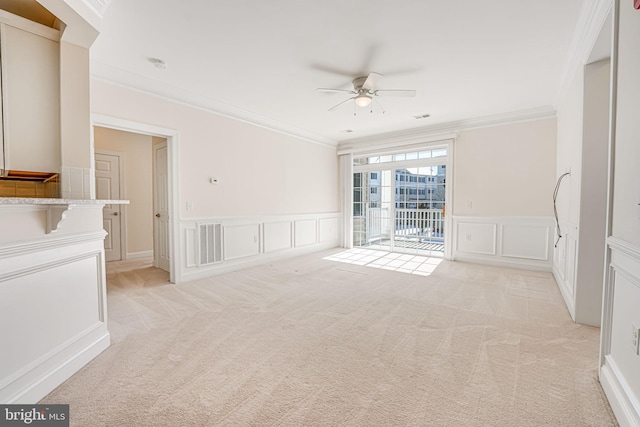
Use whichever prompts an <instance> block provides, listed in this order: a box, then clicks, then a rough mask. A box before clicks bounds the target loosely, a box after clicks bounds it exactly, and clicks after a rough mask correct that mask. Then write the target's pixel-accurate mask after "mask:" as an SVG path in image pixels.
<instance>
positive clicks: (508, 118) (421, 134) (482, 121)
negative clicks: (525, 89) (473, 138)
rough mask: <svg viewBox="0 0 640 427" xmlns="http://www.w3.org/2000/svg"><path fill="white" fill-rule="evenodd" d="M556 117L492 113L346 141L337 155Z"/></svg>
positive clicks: (548, 109)
mask: <svg viewBox="0 0 640 427" xmlns="http://www.w3.org/2000/svg"><path fill="white" fill-rule="evenodd" d="M555 116H556V110H555V109H554V108H553V107H552V106H545V107H539V108H530V109H527V110H519V111H512V112H509V113H503V114H493V115H490V116H483V117H477V118H473V119H466V120H457V121H452V122H446V123H440V124H435V125H431V126H424V127H419V128H412V129H407V130H403V131H397V132H390V133H385V134H380V135H373V136H369V137H362V138H353V139H348V140H343V141H340V143H339V144H338V152H339V153H346V152H357V151H360V150H364V149H366V150H368V149H369V148H371V147H372V146H381V147H383V146H389V145H399V144H403V145H410V144H416V143H424V142H433V141H437V140H444V139H450V138H455V137H456V136H457V133H458V132H460V131H462V130H467V129H474V128H481V127H488V126H496V125H503V124H508V123H516V122H524V121H530V120H540V119H546V118H551V117H555Z"/></svg>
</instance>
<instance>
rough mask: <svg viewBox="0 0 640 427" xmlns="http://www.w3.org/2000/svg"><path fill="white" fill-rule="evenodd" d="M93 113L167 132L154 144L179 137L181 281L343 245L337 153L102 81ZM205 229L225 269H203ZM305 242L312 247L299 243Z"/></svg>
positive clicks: (177, 261)
mask: <svg viewBox="0 0 640 427" xmlns="http://www.w3.org/2000/svg"><path fill="white" fill-rule="evenodd" d="M92 112H93V113H94V114H96V116H97V117H100V118H102V120H106V121H107V122H109V121H111V122H115V124H114V126H115V127H117V123H120V122H122V121H125V122H126V124H127V127H126V128H127V129H129V130H131V129H133V128H135V124H138V129H139V127H140V124H143V126H142V127H143V128H150V129H164V131H165V133H162V132H151V133H155V134H156V135H169V133H167V132H170V133H171V134H175V135H176V136H175V138H174V137H171V138H170V141H169V145H170V147H173V148H171V149H170V150H169V152H170V153H171V152H172V150H174V149H175V151H174V154H173V158H174V159H178V160H177V161H178V164H177V170H174V172H173V173H174V174H175V176H176V177H177V183H178V188H177V189H176V191H175V192H174V196H175V197H176V198H177V200H176V201H175V203H177V205H178V208H177V209H178V215H176V217H177V218H176V217H174V218H173V219H172V221H174V222H173V223H172V225H173V233H172V238H173V247H174V249H175V252H174V254H175V255H174V258H173V260H172V274H173V276H172V277H173V280H175V281H176V282H180V281H183V280H188V279H191V278H196V277H203V276H207V275H211V274H213V273H215V272H218V271H223V270H228V269H236V268H242V267H245V266H248V265H252V264H255V263H262V262H265V261H266V260H268V259H273V258H281V257H289V256H294V255H296V254H300V253H304V252H309V251H313V250H319V249H322V248H328V247H335V246H337V245H338V236H339V231H340V230H339V227H338V226H336V225H335V224H334V221H335V219H336V218H337V216H338V212H339V211H340V204H339V187H338V178H339V173H338V156H337V154H336V148H335V147H332V146H326V145H320V144H317V143H313V142H310V141H306V140H302V139H300V138H297V137H293V136H289V135H286V134H283V133H279V132H276V131H273V130H268V129H265V128H263V127H259V126H256V125H253V124H249V123H246V122H243V121H240V120H237V119H232V118H229V117H226V116H222V115H220V114H216V113H213V112H210V111H206V110H203V109H199V108H195V107H191V106H188V105H185V104H182V103H178V102H174V101H171V100H167V99H165V98H161V97H157V96H153V95H150V94H146V93H142V92H140V91H135V90H131V89H127V88H124V87H121V86H116V85H112V84H109V83H106V82H103V81H98V80H94V81H92ZM131 123H133V125H132V124H131ZM170 163H172V162H171V160H170ZM210 178H216V179H217V181H218V183H217V184H212V183H210V182H209V181H210ZM174 206H175V205H174ZM301 220H304V221H308V223H309V224H314V225H313V227H312V228H314V230H316V232H315V233H314V237H313V239H310V238H309V235H306V234H304V232H303V231H302V230H299V229H296V227H295V226H294V225H295V224H296V221H301ZM273 222H278V223H284V224H289V225H290V227H292V228H291V239H290V242H289V244H288V245H285V244H284V243H286V242H283V241H281V240H277V239H276V240H277V241H276V240H273V239H272V237H273V233H270V232H269V230H270V226H269V224H270V223H273ZM203 224H218V225H219V227H222V228H220V230H224V231H223V233H224V236H222V235H221V236H217V237H223V238H222V240H215V241H213V242H212V245H213V246H214V247H215V246H216V245H219V250H220V251H222V254H221V258H219V261H216V262H206V263H202V262H200V260H201V255H202V253H203V251H205V252H206V249H205V246H206V245H205V242H204V239H205V237H204V235H202V234H201V233H200V230H201V225H203ZM327 224H330V225H329V226H328V225H327ZM215 227H216V226H213V228H215ZM213 228H212V229H213ZM228 233H230V234H233V235H234V236H235V237H236V238H237V239H236V240H234V239H230V238H228V236H227V234H228ZM301 233H302V234H301ZM307 234H308V233H307ZM301 237H305V243H307V244H304V245H302V244H300V240H299V239H300V238H301ZM285 240H286V239H285ZM238 242H241V244H240V246H238V244H239V243H238ZM236 243H238V244H236ZM203 245H204V246H203ZM274 247H277V248H278V249H279V250H277V251H274V250H273V248H274Z"/></svg>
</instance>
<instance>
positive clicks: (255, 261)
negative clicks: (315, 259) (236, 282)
mask: <svg viewBox="0 0 640 427" xmlns="http://www.w3.org/2000/svg"><path fill="white" fill-rule="evenodd" d="M336 247H338V242H328V243H319V244H315V245H309V246H303V247H299V248H291V249H282V250H279V251H276V252H270V253H266V254H265V253H262V254H259V255H255V256H253V257H248V258H241V259H237V260H233V261H226V262H222V263H218V264H213V265H208V266H203V267H198V269H197V270H195V269H192V270H191V271H188V272H184V273H183V274H182V277H181V278H180V280H179V281H177V283H181V282H187V281H190V280H197V279H203V278H205V277H211V276H214V275H216V274H222V273H228V272H231V271H236V270H241V269H243V268H249V267H255V266H258V265H263V264H265V263H268V262H274V261H280V260H283V259H287V258H292V257H296V256H300V255H306V254H310V253H314V252H319V251H322V250H326V249H332V248H336Z"/></svg>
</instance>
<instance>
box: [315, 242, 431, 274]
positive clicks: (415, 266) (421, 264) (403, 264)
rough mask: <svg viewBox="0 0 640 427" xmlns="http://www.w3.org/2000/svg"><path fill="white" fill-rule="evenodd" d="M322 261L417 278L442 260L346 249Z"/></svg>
mask: <svg viewBox="0 0 640 427" xmlns="http://www.w3.org/2000/svg"><path fill="white" fill-rule="evenodd" d="M323 259H326V260H328V261H337V262H343V263H346V264H353V265H363V266H366V267H372V268H380V269H382V270H391V271H398V272H400V273H408V274H415V275H418V276H429V275H430V274H431V273H433V271H434V270H435V269H436V267H438V265H439V264H440V263H441V262H442V258H431V257H426V256H420V255H409V254H399V253H393V252H386V251H374V250H371V249H358V248H354V249H348V250H346V251H343V252H339V253H337V254H333V255H330V256H328V257H325V258H323Z"/></svg>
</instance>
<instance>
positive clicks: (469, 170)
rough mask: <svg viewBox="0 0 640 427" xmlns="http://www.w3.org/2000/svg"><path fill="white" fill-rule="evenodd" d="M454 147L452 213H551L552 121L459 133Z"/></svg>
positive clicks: (521, 214)
mask: <svg viewBox="0 0 640 427" xmlns="http://www.w3.org/2000/svg"><path fill="white" fill-rule="evenodd" d="M454 149H455V157H454V161H455V165H454V179H453V182H454V185H455V191H454V212H453V214H454V215H471V216H549V215H552V205H551V203H550V200H551V193H552V192H553V183H554V173H555V162H556V160H555V153H556V120H555V119H554V118H551V119H543V120H535V121H528V122H521V123H512V124H505V125H499V126H491V127H485V128H480V129H472V130H465V131H461V132H460V134H459V135H458V138H457V139H456V141H455V144H454ZM468 203H471V207H469V205H468Z"/></svg>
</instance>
